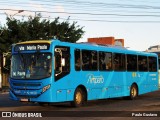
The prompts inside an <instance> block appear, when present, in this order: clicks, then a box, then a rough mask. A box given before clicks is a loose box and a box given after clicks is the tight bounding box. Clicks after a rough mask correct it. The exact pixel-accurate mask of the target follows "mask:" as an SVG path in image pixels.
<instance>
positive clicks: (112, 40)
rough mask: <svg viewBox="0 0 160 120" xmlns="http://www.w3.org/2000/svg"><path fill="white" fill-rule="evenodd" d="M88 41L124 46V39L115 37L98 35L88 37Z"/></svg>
mask: <svg viewBox="0 0 160 120" xmlns="http://www.w3.org/2000/svg"><path fill="white" fill-rule="evenodd" d="M88 42H90V43H96V44H103V45H113V46H121V47H124V39H115V38H114V37H97V38H88Z"/></svg>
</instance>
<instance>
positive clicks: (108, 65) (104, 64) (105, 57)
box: [99, 52, 112, 71]
mask: <svg viewBox="0 0 160 120" xmlns="http://www.w3.org/2000/svg"><path fill="white" fill-rule="evenodd" d="M99 70H100V71H106V70H112V53H109V52H99Z"/></svg>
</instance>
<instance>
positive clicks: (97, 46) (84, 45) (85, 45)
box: [17, 39, 156, 56]
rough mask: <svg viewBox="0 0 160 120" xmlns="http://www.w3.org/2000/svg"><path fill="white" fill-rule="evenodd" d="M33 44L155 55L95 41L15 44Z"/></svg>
mask: <svg viewBox="0 0 160 120" xmlns="http://www.w3.org/2000/svg"><path fill="white" fill-rule="evenodd" d="M32 43H33V44H34V43H48V44H52V43H53V44H54V43H58V44H59V45H68V46H71V47H74V48H77V49H86V50H87V49H89V50H90V49H91V50H98V51H103V50H104V51H105V50H106V51H107V50H109V51H108V52H112V51H113V52H118V53H127V54H139V55H140V54H143V55H153V56H156V54H155V53H150V52H143V51H135V50H128V49H126V48H124V47H121V46H112V45H100V44H96V43H88V42H84V43H70V42H61V41H60V40H58V39H51V40H32V41H25V42H19V43H17V44H32Z"/></svg>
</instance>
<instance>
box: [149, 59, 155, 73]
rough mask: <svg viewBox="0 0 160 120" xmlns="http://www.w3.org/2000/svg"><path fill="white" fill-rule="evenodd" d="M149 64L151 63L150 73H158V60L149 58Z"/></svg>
mask: <svg viewBox="0 0 160 120" xmlns="http://www.w3.org/2000/svg"><path fill="white" fill-rule="evenodd" d="M148 63H149V71H150V72H156V71H157V58H156V57H148Z"/></svg>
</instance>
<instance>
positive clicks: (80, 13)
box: [0, 9, 160, 17]
mask: <svg viewBox="0 0 160 120" xmlns="http://www.w3.org/2000/svg"><path fill="white" fill-rule="evenodd" d="M0 10H11V11H18V10H15V9H0ZM24 11H26V12H39V13H59V14H69V15H72V14H75V15H92V16H127V17H160V15H152V14H150V15H149V14H148V15H147V14H132V15H131V14H109V13H108V14H100V13H82V12H76V13H74V12H50V11H33V10H24Z"/></svg>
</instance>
